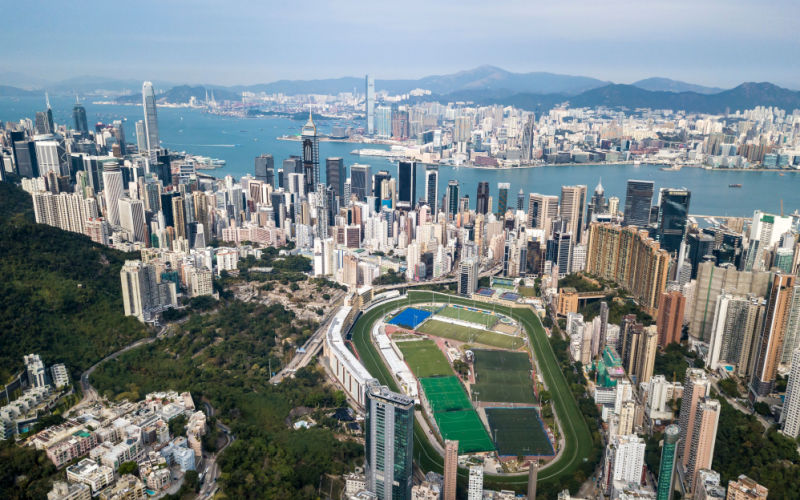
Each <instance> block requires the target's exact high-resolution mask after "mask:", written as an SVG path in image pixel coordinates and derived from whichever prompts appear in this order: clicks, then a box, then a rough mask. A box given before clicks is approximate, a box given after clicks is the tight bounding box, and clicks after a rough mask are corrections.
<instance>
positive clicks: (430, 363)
mask: <svg viewBox="0 0 800 500" xmlns="http://www.w3.org/2000/svg"><path fill="white" fill-rule="evenodd" d="M397 347H398V348H399V349H400V351H401V352H402V353H403V357H404V358H405V362H406V363H407V364H408V367H409V368H411V371H412V372H413V373H414V375H416V376H417V378H424V377H437V376H442V375H452V374H453V370H452V369H451V368H450V363H449V362H448V361H447V358H445V357H444V354H443V353H442V351H441V350H440V349H439V348H438V347H437V346H436V343H435V342H434V341H432V340H409V341H405V342H397Z"/></svg>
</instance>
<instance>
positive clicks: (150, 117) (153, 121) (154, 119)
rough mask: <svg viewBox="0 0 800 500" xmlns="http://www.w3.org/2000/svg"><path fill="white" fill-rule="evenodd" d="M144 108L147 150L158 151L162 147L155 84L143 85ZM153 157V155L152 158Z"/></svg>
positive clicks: (146, 83)
mask: <svg viewBox="0 0 800 500" xmlns="http://www.w3.org/2000/svg"><path fill="white" fill-rule="evenodd" d="M142 107H143V109H144V130H145V135H146V136H147V150H148V151H156V150H158V149H159V148H160V147H161V143H160V141H159V139H158V115H157V114H156V94H155V91H154V90H153V84H152V83H150V82H144V84H142ZM152 157H153V155H152V154H151V158H152Z"/></svg>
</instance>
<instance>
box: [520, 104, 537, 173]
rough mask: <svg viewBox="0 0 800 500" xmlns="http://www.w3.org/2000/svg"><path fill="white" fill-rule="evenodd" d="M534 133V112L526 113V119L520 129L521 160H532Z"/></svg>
mask: <svg viewBox="0 0 800 500" xmlns="http://www.w3.org/2000/svg"><path fill="white" fill-rule="evenodd" d="M535 134H536V122H535V120H534V114H533V113H531V114H530V115H528V121H526V122H525V127H524V128H523V129H522V141H521V144H520V148H521V149H522V160H523V161H525V162H530V161H532V160H533V146H534V136H535Z"/></svg>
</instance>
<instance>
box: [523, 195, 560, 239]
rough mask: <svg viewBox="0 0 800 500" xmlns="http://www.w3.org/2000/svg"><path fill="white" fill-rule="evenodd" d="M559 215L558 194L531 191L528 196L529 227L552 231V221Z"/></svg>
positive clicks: (546, 232) (548, 233) (547, 233)
mask: <svg viewBox="0 0 800 500" xmlns="http://www.w3.org/2000/svg"><path fill="white" fill-rule="evenodd" d="M556 217H558V196H548V195H543V194H539V193H531V194H530V195H529V196H528V227H530V228H535V229H544V231H545V234H546V235H550V233H551V221H552V220H553V219H555V218H556Z"/></svg>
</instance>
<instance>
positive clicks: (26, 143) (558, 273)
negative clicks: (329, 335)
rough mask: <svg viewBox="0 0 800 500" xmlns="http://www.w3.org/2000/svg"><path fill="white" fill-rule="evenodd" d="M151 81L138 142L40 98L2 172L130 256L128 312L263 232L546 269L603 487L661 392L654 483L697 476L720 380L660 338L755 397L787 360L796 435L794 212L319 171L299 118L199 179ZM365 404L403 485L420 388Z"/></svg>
mask: <svg viewBox="0 0 800 500" xmlns="http://www.w3.org/2000/svg"><path fill="white" fill-rule="evenodd" d="M365 84H366V88H365V110H366V115H367V117H366V118H367V120H366V123H367V129H368V133H371V134H375V135H378V136H392V137H396V138H399V139H406V138H408V137H409V136H411V135H413V129H414V127H415V126H419V125H418V124H419V117H417V116H415V114H414V112H413V110H411V111H410V112H409V110H402V109H400V110H389V111H391V113H387V112H386V109H384V107H383V106H380V105H376V101H375V88H374V80H373V79H372V78H370V77H367V79H366V82H365ZM142 96H143V112H144V116H143V120H142V121H140V122H138V123H137V124H136V144H129V143H127V142H126V140H125V132H124V129H123V125H122V123H121V122H114V123H113V124H111V125H103V124H98V125H97V126H96V127H95V129H94V130H93V131H92V130H89V128H88V126H87V119H86V112H85V109H84V108H83V107H82V106H80V104H76V105H75V108H74V110H73V121H74V123H73V124H72V126H71V127H66V126H64V125H61V126H58V125H57V124H55V123H54V122H53V117H52V112H51V110H50V109H49V106H48V109H47V110H46V111H44V112H40V113H37V114H36V116H35V120H34V121H31V120H23V121H22V122H20V123H18V124H9V125H8V126H6V128H5V130H4V131H3V134H2V146H3V150H2V151H3V153H2V154H3V170H4V171H5V172H8V173H14V174H16V175H17V176H19V177H21V178H22V180H21V182H22V185H23V187H24V188H25V189H26V190H27V191H29V192H30V193H31V195H32V201H33V207H34V212H35V217H36V221H37V222H40V223H44V224H49V225H51V226H56V227H59V228H61V229H64V230H67V231H72V232H76V233H82V234H86V235H88V236H89V237H90V238H91V239H92V240H93V241H95V242H97V243H100V244H104V245H109V246H112V247H114V248H118V249H122V250H129V251H130V250H138V251H140V252H141V255H142V257H141V260H140V261H129V262H126V264H125V265H124V267H123V269H122V272H121V285H122V290H123V292H122V295H123V299H124V300H123V302H124V305H125V306H124V307H125V314H127V315H131V316H135V317H137V318H139V319H140V320H142V321H151V320H153V319H154V318H155V316H156V315H157V314H158V313H159V312H161V311H163V310H164V309H165V308H168V307H171V306H174V305H175V304H176V303H177V297H178V295H179V294H180V293H181V292H182V291H185V292H186V293H188V294H190V295H192V296H197V295H208V294H213V293H214V290H213V278H214V275H215V274H216V275H219V274H221V273H222V272H225V271H229V270H233V269H236V266H237V262H238V259H239V258H240V257H245V256H247V255H254V256H257V255H259V252H260V247H262V246H276V247H283V246H284V245H286V243H287V242H289V241H291V242H293V243H294V248H293V249H292V250H291V252H294V253H296V254H299V255H305V256H307V257H309V258H310V259H311V261H312V264H313V274H314V275H316V276H327V277H331V278H333V279H335V280H337V281H339V282H341V283H343V284H346V285H348V286H351V287H354V288H358V287H361V286H364V285H372V284H373V283H375V282H376V280H378V279H379V278H380V277H381V276H382V275H384V274H386V272H387V271H393V272H395V273H397V275H399V276H401V277H402V278H404V279H406V280H409V281H429V280H430V281H436V280H440V279H441V280H446V281H448V282H453V281H454V282H455V283H456V290H457V292H458V293H459V294H461V295H464V296H471V295H472V294H474V293H475V292H476V291H477V289H478V281H479V277H480V273H481V272H483V271H492V272H493V273H498V274H500V275H502V276H503V277H505V278H509V279H512V280H513V279H516V278H533V277H539V278H542V280H541V285H542V295H543V298H544V300H546V301H547V302H548V306H549V307H550V308H551V310H552V312H553V313H555V314H557V315H559V316H562V317H563V318H564V320H565V323H566V329H565V334H566V335H567V337H568V339H569V342H570V355H571V356H572V357H573V360H574V361H575V362H579V363H581V364H583V365H587V366H590V365H591V366H592V367H593V368H595V369H596V373H597V382H598V383H597V391H596V394H595V401H596V402H597V403H598V404H599V405H601V407H602V408H603V419H604V420H605V421H606V422H608V423H609V433H608V446H607V450H606V455H605V462H604V475H603V481H604V485H605V486H604V487H605V489H606V491H607V492H608V493H612V492H615V491H616V492H619V491H622V490H623V489H625V488H627V487H628V486H629V484H630V483H637V482H641V481H640V478H641V476H642V460H643V454H644V446H645V445H644V442H643V440H642V439H641V437H639V436H637V432H636V431H637V429H638V430H641V429H643V428H644V427H646V426H650V427H654V426H661V423H662V422H664V421H666V422H669V421H671V420H673V419H672V411H671V410H670V408H669V406H670V403H671V402H674V401H676V400H677V399H679V398H682V399H681V401H682V405H681V411H680V421H679V422H677V424H673V425H670V426H667V427H666V430H665V432H666V434H665V436H666V437H665V442H664V447H663V450H662V467H661V471H660V472H659V485H658V488H657V493H656V494H657V495H658V496H657V498H669V495H670V493H669V492H671V491H672V489H673V485H674V484H675V478H674V477H673V475H672V474H673V473H672V471H673V469H677V470H678V471H679V476H680V481H681V484H682V487H683V488H684V489H685V491H688V492H693V491H696V490H697V488H698V487H701V486H702V485H705V484H706V483H708V481H706V479H705V478H706V476H707V475H708V473H709V469H711V467H712V460H713V452H714V442H715V435H716V430H717V422H718V419H719V413H720V404H719V402H718V401H715V400H713V399H710V398H709V395H710V387H711V381H710V379H709V378H708V376H707V375H706V373H705V372H704V371H703V370H697V369H692V370H689V371H688V372H687V373H686V374H685V375H684V374H654V359H655V355H656V351H657V349H659V348H664V347H666V346H667V345H668V344H670V343H674V342H680V341H681V340H682V338H683V337H684V335H683V333H684V329H685V330H686V332H687V333H688V342H689V344H690V346H691V347H692V348H693V349H694V350H696V351H697V352H698V353H699V355H700V358H701V359H703V360H704V362H705V363H706V366H707V367H708V369H709V370H711V371H712V372H713V373H717V374H719V375H720V376H734V377H737V378H739V379H741V380H742V381H743V382H744V384H743V385H745V386H746V387H747V389H748V391H749V393H750V394H749V396H750V398H751V399H752V400H753V401H761V400H769V398H770V395H771V394H772V393H773V390H774V387H775V382H776V377H777V376H778V374H786V375H788V387H787V393H786V397H785V400H784V401H783V402H782V404H777V405H776V410H778V411H780V422H781V423H782V426H783V432H784V433H785V434H787V435H789V436H792V437H797V435H798V432H800V362H798V359H800V349H799V348H800V285H798V284H797V282H796V274H797V272H798V267H800V241H798V238H797V234H798V221H797V217H796V216H784V215H783V214H768V213H763V212H761V211H757V212H756V213H755V214H754V216H753V217H752V219H749V218H748V219H742V218H724V219H722V220H721V221H720V220H716V219H715V220H713V221H711V223H710V224H708V225H707V226H705V227H702V225H701V224H698V223H697V221H696V220H694V219H693V218H692V217H690V215H689V207H690V202H691V197H692V196H691V193H690V192H689V191H688V190H686V189H681V188H662V189H660V190H656V189H655V185H654V183H653V182H652V181H648V180H630V181H628V183H627V189H626V193H625V199H624V200H620V199H619V198H616V197H609V198H606V194H605V190H604V188H603V186H602V184H601V183H598V185H597V187H596V188H595V189H594V191H593V192H592V193H591V196H590V193H589V191H588V188H587V186H586V185H571V186H562V188H561V192H560V196H556V195H552V194H540V193H535V192H534V193H525V192H524V191H520V192H519V193H518V194H516V195H514V194H513V193H511V192H510V191H511V188H510V184H509V183H499V184H497V186H496V187H495V186H490V185H489V183H488V182H480V183H479V184H478V186H477V192H476V193H474V194H475V198H474V199H475V202H474V204H473V203H471V200H470V194H471V193H465V192H464V191H463V189H462V187H463V186H462V185H461V184H460V183H459V182H458V180H450V181H449V182H448V183H447V185H444V186H440V185H439V184H440V182H439V170H438V167H437V166H436V165H432V164H428V165H422V164H419V163H417V162H415V161H408V160H406V159H402V160H401V161H399V162H398V165H397V171H396V173H393V172H389V171H387V170H380V171H377V172H373V171H372V168H371V166H370V165H367V164H358V163H355V164H351V165H347V164H346V162H345V160H344V159H343V158H340V157H328V158H326V159H325V161H324V174H325V177H324V181H323V178H322V173H323V172H322V171H321V163H322V159H321V157H320V148H319V134H318V131H317V127H316V125H315V123H314V121H313V118H312V117H311V116H310V115H309V118H308V121H307V123H306V124H305V125H304V126H303V127H302V129H301V133H300V145H301V148H300V150H299V151H298V153H299V154H298V155H297V156H291V157H289V158H285V159H282V161H281V163H277V164H276V161H275V158H274V157H273V156H272V155H270V154H263V155H260V156H258V157H256V158H255V159H254V172H253V173H254V175H248V176H245V177H243V178H241V179H240V180H238V181H237V180H235V179H233V178H232V177H230V176H226V177H225V178H223V179H215V178H213V177H210V176H205V175H202V174H199V173H198V172H197V169H196V165H195V163H194V160H193V158H192V157H191V156H190V155H178V154H175V153H172V152H170V151H168V150H166V149H165V148H162V147H161V144H160V142H159V135H158V119H157V111H156V99H155V94H154V90H153V87H152V84H150V83H149V82H145V83H144V85H143V89H142ZM484 111H485V112H487V113H488V112H489V111H490V110H484ZM762 111H763V110H762ZM387 116H390V117H391V118H390V119H387ZM564 116H566V115H564ZM452 118H453V119H454V128H453V131H452V135H453V139H454V141H456V142H457V143H458V142H464V143H467V142H470V143H471V144H473V146H474V145H475V143H476V139H477V138H478V137H477V136H476V135H475V133H474V129H473V127H474V124H475V122H474V120H472V119H468V117H467V116H464V115H455V114H454V115H453V116H452ZM473 118H475V119H477V115H476V116H473ZM497 118H499V119H500V120H501V121H502V119H503V118H504V117H503V116H502V113H501V116H498V117H497ZM415 123H416V124H417V125H413V126H412V124H415ZM422 123H423V125H424V123H425V120H424V118H423V119H422ZM519 125H520V127H521V128H522V135H521V141H522V144H523V145H526V147H527V148H529V149H530V150H529V151H527V152H523V154H522V156H523V157H524V158H528V159H530V158H533V157H535V156H536V154H535V152H534V149H535V144H537V143H538V142H537V140H538V139H537V135H536V132H535V126H534V122H533V117H532V116H531V117H528V119H527V120H526V121H521V122H520V124H519ZM698 126H699V125H698ZM428 132H431V131H424V133H423V135H424V134H425V133H428ZM433 137H435V134H434V135H432V136H431V138H433ZM712 142H713V144H712V146H711V147H712V148H717V147H718V146H719V147H722V146H724V145H725V144H728V143H721V144H718V143H717V142H718V141H712ZM472 151H473V152H475V151H477V150H475V149H473V150H472ZM766 154H769V153H765V155H766ZM763 160H764V158H762V161H763ZM420 174H421V175H420ZM418 177H419V181H420V182H421V185H418ZM419 193H422V195H421V196H419ZM212 240H216V241H219V242H222V244H221V245H213V246H212V245H209V243H210V242H211V241H212ZM578 272H582V273H585V274H586V275H588V276H589V277H590V279H593V280H601V281H598V282H597V283H601V282H602V286H613V287H614V288H616V289H618V291H621V290H624V291H625V293H626V294H627V297H626V298H624V299H623V298H619V299H618V300H632V301H633V302H634V303H635V305H636V306H637V307H638V308H639V309H640V310H641V312H643V313H645V314H647V315H649V316H650V317H651V318H652V320H653V322H654V323H655V324H654V325H650V326H647V325H645V324H644V322H642V321H641V320H638V319H637V316H636V315H627V316H625V317H623V319H622V321H621V324H619V325H613V324H610V323H609V319H608V316H609V311H608V308H609V306H608V304H607V303H605V302H603V303H602V304H601V306H600V314H598V315H596V317H594V318H593V319H591V320H589V319H585V318H584V316H583V315H582V314H581V313H579V307H580V305H581V304H582V303H584V302H585V301H587V300H597V299H600V300H603V299H604V297H605V294H606V292H607V290H604V291H603V292H602V293H601V294H600V296H591V293H592V292H589V293H588V295H587V294H586V292H580V291H578V290H575V289H572V288H569V287H560V286H559V285H558V282H559V279H561V278H564V277H565V276H567V275H570V274H574V273H578ZM659 375H667V376H668V377H667V378H665V377H664V376H659ZM670 375H671V377H669V376H670ZM668 378H672V379H673V381H672V382H669V381H668ZM676 378H683V380H684V381H683V384H682V385H681V384H680V383H678V382H676V380H675V379H676ZM773 396H774V395H773ZM366 399H367V404H366V407H367V420H366V424H367V425H366V427H367V438H366V446H367V448H366V449H367V471H366V472H367V474H366V478H367V486H368V489H369V490H370V491H372V492H373V493H375V494H376V495H377V496H378V498H381V499H384V498H385V499H390V498H408V497H409V495H410V488H411V474H410V471H411V461H412V454H411V449H412V441H413V440H412V437H411V429H412V426H413V400H408V398H406V397H405V396H402V395H398V394H394V393H392V392H391V391H389V390H388V389H386V388H385V387H380V386H377V385H375V384H372V385H370V386H369V387H368V388H367V391H366ZM773 399H774V398H773ZM450 464H451V465H452V460H451V461H450ZM672 464H675V467H673V465H672ZM473 476H474V477H473ZM662 478H663V479H662ZM446 479H447V478H446ZM473 480H474V481H475V484H478V474H477V472H475V474H473V473H472V471H470V484H472V482H473ZM662 481H663V483H662ZM666 481H669V482H668V483H667V482H666ZM742 481H744V482H746V478H745V479H743V480H742ZM711 483H713V481H711ZM711 483H709V484H711ZM702 487H705V486H702ZM444 488H445V495H448V494H449V492H450V491H452V488H451V487H448V485H447V482H445V485H444Z"/></svg>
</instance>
